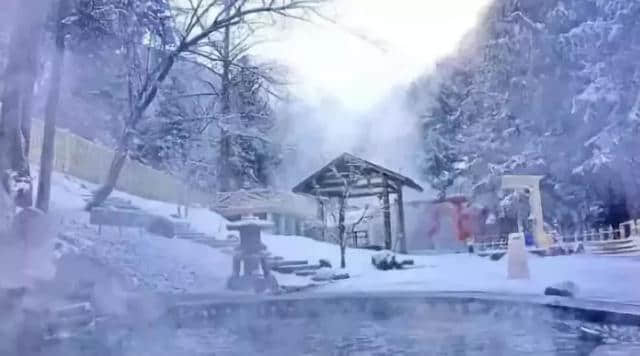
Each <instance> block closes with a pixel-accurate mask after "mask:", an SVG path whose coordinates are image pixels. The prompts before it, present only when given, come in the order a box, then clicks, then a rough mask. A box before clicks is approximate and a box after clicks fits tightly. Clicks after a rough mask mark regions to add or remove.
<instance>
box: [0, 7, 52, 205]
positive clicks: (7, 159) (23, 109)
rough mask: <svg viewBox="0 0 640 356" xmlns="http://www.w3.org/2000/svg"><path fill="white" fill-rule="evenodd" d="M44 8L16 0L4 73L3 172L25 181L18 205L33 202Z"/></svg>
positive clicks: (0, 132)
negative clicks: (35, 100)
mask: <svg viewBox="0 0 640 356" xmlns="http://www.w3.org/2000/svg"><path fill="white" fill-rule="evenodd" d="M44 8H45V6H42V4H38V3H37V2H36V1H23V2H17V1H16V2H15V8H14V9H15V12H14V14H13V15H14V16H13V19H15V25H14V28H13V31H12V33H11V39H10V44H9V52H8V53H9V58H8V61H7V66H6V68H5V73H4V82H5V85H4V91H3V93H2V97H1V98H0V101H1V102H2V112H1V113H0V114H1V115H2V116H1V117H0V120H1V121H0V172H7V171H12V172H15V173H16V174H15V175H12V179H14V180H17V181H20V182H21V183H23V184H21V187H20V189H19V191H18V192H15V196H14V197H13V198H14V199H15V203H16V205H19V206H22V207H28V206H31V204H32V203H33V202H32V200H33V199H32V191H31V177H30V172H29V161H28V156H27V155H28V152H29V141H30V140H29V135H30V131H31V130H30V128H31V102H32V97H33V88H34V83H35V80H36V73H37V64H38V47H39V40H40V31H41V29H42V24H43V21H44ZM25 183H26V184H25ZM6 193H7V194H8V193H12V192H6Z"/></svg>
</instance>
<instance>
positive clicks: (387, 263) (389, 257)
mask: <svg viewBox="0 0 640 356" xmlns="http://www.w3.org/2000/svg"><path fill="white" fill-rule="evenodd" d="M371 264H372V265H373V266H374V267H376V268H377V269H379V270H381V271H388V270H390V269H402V268H403V267H404V266H412V265H413V260H404V261H401V262H399V263H398V261H397V260H396V256H395V255H393V254H392V253H390V252H381V253H377V254H375V255H373V256H371Z"/></svg>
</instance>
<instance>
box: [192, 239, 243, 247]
mask: <svg viewBox="0 0 640 356" xmlns="http://www.w3.org/2000/svg"><path fill="white" fill-rule="evenodd" d="M196 242H199V243H202V244H204V245H207V246H209V247H213V248H223V247H233V246H237V245H239V244H240V242H238V241H235V240H216V239H204V240H197V241H196Z"/></svg>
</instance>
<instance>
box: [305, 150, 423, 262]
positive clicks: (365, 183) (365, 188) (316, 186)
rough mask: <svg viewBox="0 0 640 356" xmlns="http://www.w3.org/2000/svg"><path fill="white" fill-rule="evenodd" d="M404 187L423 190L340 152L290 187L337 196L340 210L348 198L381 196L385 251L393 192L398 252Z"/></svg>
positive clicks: (402, 227) (402, 235)
mask: <svg viewBox="0 0 640 356" xmlns="http://www.w3.org/2000/svg"><path fill="white" fill-rule="evenodd" d="M405 186H407V187H409V188H412V189H414V190H417V191H419V192H422V191H423V189H422V187H421V186H420V185H418V184H417V183H416V182H414V181H413V180H412V179H410V178H408V177H405V176H403V175H401V174H399V173H396V172H393V171H391V170H389V169H386V168H384V167H381V166H379V165H377V164H375V163H372V162H369V161H367V160H364V159H362V158H359V157H356V156H354V155H351V154H349V153H343V154H342V155H340V156H339V157H337V158H336V159H334V160H333V161H331V162H329V163H328V164H327V165H326V166H324V167H323V168H321V169H320V170H318V171H317V172H315V173H313V174H312V175H311V176H309V177H308V178H307V179H305V180H303V181H302V182H300V183H299V184H298V185H296V186H295V187H294V188H293V192H294V193H298V194H305V195H311V196H315V197H324V198H336V199H339V201H340V206H341V209H340V210H341V211H344V209H343V207H344V206H345V204H346V200H347V199H349V198H363V197H379V198H381V200H382V212H383V221H384V245H385V246H384V247H385V249H388V250H391V249H392V248H393V244H392V241H391V208H390V204H389V195H390V194H396V196H397V201H398V210H397V211H398V217H397V219H398V224H397V226H398V231H397V239H398V242H399V249H400V252H403V253H406V251H407V246H406V239H405V224H404V208H403V200H402V188H403V187H405ZM340 220H342V221H341V223H344V216H341V217H340Z"/></svg>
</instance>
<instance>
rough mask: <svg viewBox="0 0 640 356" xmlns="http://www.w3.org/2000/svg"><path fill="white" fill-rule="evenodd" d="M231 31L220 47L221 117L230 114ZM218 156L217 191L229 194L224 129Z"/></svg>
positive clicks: (228, 156)
mask: <svg viewBox="0 0 640 356" xmlns="http://www.w3.org/2000/svg"><path fill="white" fill-rule="evenodd" d="M224 3H225V6H227V10H226V16H229V11H230V7H229V3H228V0H225V2H224ZM230 43H231V29H230V28H229V26H227V27H225V29H224V38H223V43H222V45H223V47H222V78H221V79H220V81H221V84H220V86H221V87H220V93H221V94H220V96H221V98H222V114H223V116H227V115H229V113H231V47H230ZM220 135H221V138H220V154H219V160H220V162H219V166H220V174H219V176H218V181H219V184H220V187H219V190H220V191H222V192H229V191H233V190H235V189H237V187H236V184H235V182H234V177H233V176H232V173H233V172H232V169H231V145H232V138H231V133H230V132H228V131H227V130H226V129H223V130H222V132H221V133H220Z"/></svg>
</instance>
